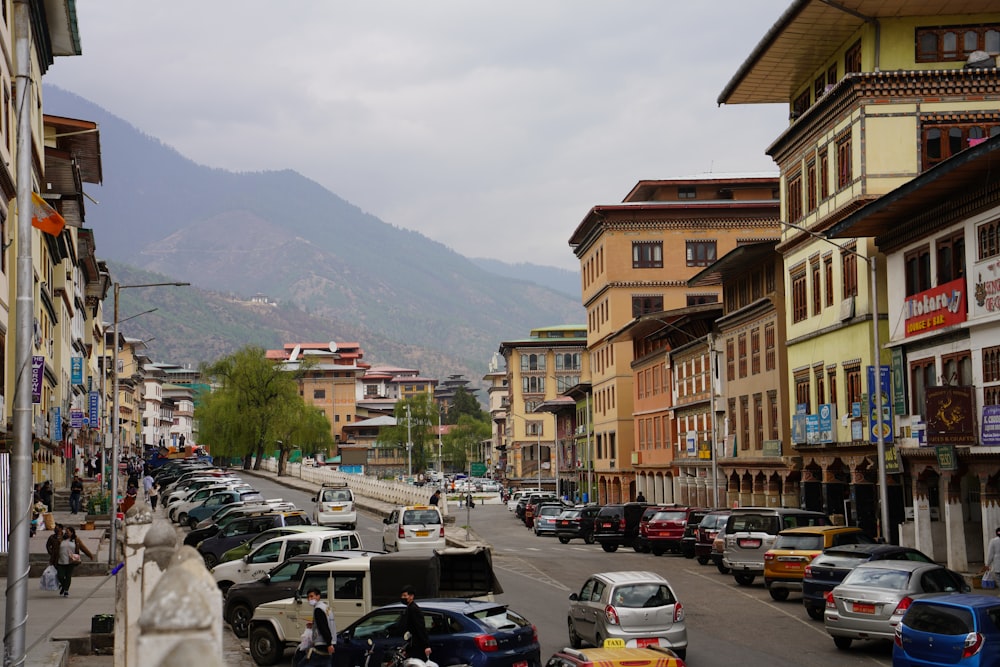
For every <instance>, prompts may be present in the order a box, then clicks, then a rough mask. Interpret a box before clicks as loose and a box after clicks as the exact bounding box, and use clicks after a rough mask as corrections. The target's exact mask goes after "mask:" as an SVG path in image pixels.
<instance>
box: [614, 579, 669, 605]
mask: <svg viewBox="0 0 1000 667" xmlns="http://www.w3.org/2000/svg"><path fill="white" fill-rule="evenodd" d="M673 603H674V596H673V595H671V593H670V589H669V588H667V587H666V586H665V585H663V584H657V583H648V584H628V585H625V586H619V587H618V588H616V589H615V592H614V594H612V596H611V604H613V605H614V606H616V607H631V608H634V609H641V608H643V607H663V606H666V605H668V604H673Z"/></svg>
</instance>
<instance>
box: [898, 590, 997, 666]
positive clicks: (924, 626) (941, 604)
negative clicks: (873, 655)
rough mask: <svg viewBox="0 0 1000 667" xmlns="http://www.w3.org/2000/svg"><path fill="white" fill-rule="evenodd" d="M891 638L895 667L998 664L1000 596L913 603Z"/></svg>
mask: <svg viewBox="0 0 1000 667" xmlns="http://www.w3.org/2000/svg"><path fill="white" fill-rule="evenodd" d="M893 639H894V641H893V647H892V664H893V667H946V666H947V667H952V666H954V665H958V666H959V667H987V666H988V665H1000V598H997V597H996V596H994V595H975V594H957V595H945V596H933V597H927V598H923V599H920V600H914V601H913V604H911V605H910V608H909V609H907V610H906V615H904V616H903V620H902V621H901V622H900V623H899V625H897V626H896V633H895V636H894V638H893Z"/></svg>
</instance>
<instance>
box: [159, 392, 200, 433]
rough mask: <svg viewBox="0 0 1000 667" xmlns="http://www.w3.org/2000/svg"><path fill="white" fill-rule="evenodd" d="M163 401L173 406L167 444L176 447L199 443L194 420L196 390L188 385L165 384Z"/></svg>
mask: <svg viewBox="0 0 1000 667" xmlns="http://www.w3.org/2000/svg"><path fill="white" fill-rule="evenodd" d="M163 401H164V402H167V401H169V402H170V404H171V405H172V406H173V407H172V409H171V412H170V425H169V426H168V427H167V432H166V444H167V445H170V446H173V447H176V446H177V445H178V444H179V443H180V441H181V439H182V436H183V440H184V442H191V443H198V427H197V424H196V423H195V420H194V405H195V388H194V387H193V386H192V385H187V384H173V383H170V382H164V383H163Z"/></svg>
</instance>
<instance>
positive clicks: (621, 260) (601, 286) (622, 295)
mask: <svg viewBox="0 0 1000 667" xmlns="http://www.w3.org/2000/svg"><path fill="white" fill-rule="evenodd" d="M777 185H778V182H777V179H776V178H775V177H774V176H770V175H763V174H761V175H750V174H745V175H732V174H707V175H704V176H698V177H691V178H678V179H671V180H658V181H641V182H639V183H638V184H637V185H636V186H635V187H634V188H633V189H632V191H631V192H630V193H629V194H628V196H627V197H626V198H625V201H624V202H623V203H621V204H612V205H602V206H595V207H593V208H592V209H591V210H590V212H589V213H588V214H587V216H586V217H585V218H584V219H583V221H582V222H581V223H580V224H579V226H578V227H577V229H576V230H575V231H574V232H573V235H572V236H571V237H570V241H569V243H570V246H571V247H572V248H573V252H574V253H575V254H576V256H577V257H578V258H579V260H580V269H581V274H582V283H583V305H584V307H585V308H586V310H587V349H588V352H589V353H590V358H591V361H592V364H593V366H592V392H593V396H592V398H593V409H592V411H593V418H594V422H593V425H592V429H593V439H594V464H595V467H596V475H597V478H598V480H603V481H599V484H600V485H601V488H602V489H607V495H602V496H601V497H600V499H599V500H600V502H615V501H621V500H629V499H632V498H634V497H635V495H636V482H635V471H634V470H633V468H632V464H631V461H632V456H633V453H634V452H635V447H634V446H635V426H634V424H633V413H634V412H635V405H634V399H633V396H634V393H633V392H634V387H633V382H634V378H633V375H632V362H633V361H634V357H633V349H632V342H631V341H630V340H627V339H624V338H621V337H616V336H615V334H617V333H618V332H619V331H620V330H621V329H622V328H623V327H625V326H626V325H628V324H629V323H630V322H632V321H633V320H634V319H635V318H637V317H640V316H642V315H646V314H648V313H657V312H663V311H665V310H666V311H670V310H674V309H677V308H685V307H688V306H694V305H698V304H703V303H716V302H718V301H719V297H720V294H719V290H718V288H715V287H712V288H700V289H695V288H691V287H689V286H688V284H687V281H688V279H690V278H691V277H692V276H693V275H694V274H695V273H697V272H698V271H700V270H701V269H703V268H704V267H706V266H708V265H710V264H712V263H713V262H715V260H716V259H717V258H718V257H720V256H721V255H723V254H725V253H727V252H729V251H730V250H732V249H733V248H735V247H736V246H737V245H738V244H740V243H747V242H752V241H755V240H757V239H760V238H762V237H763V238H767V237H772V236H774V234H775V232H776V230H777V228H778V217H777V213H778V206H777V202H778V196H777ZM654 437H655V436H654ZM602 493H604V492H603V491H602Z"/></svg>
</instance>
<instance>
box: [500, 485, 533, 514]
mask: <svg viewBox="0 0 1000 667" xmlns="http://www.w3.org/2000/svg"><path fill="white" fill-rule="evenodd" d="M540 491H541V489H518V490H517V491H514V492H513V493H511V494H510V498H508V499H507V510H508V511H511V512H513V511H514V508H516V507H517V504H518V502H520V501H521V498H524V497H525V496H530V495H531V494H532V493H539V492H540Z"/></svg>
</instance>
